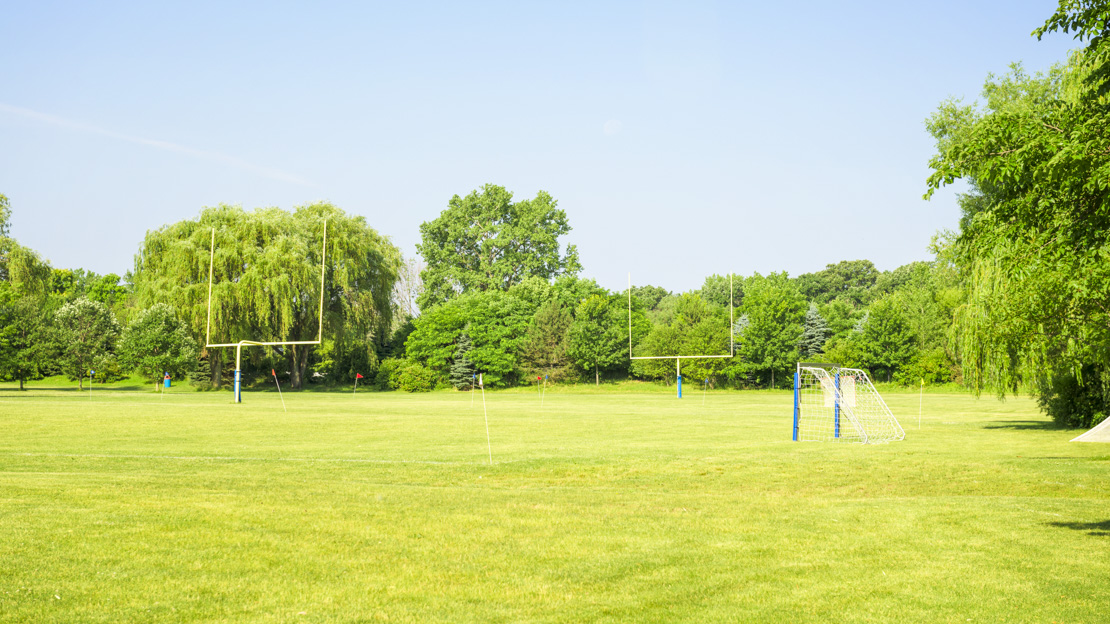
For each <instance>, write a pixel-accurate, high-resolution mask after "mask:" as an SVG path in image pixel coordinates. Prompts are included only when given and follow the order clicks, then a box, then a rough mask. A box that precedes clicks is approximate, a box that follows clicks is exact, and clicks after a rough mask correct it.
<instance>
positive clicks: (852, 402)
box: [794, 362, 906, 444]
mask: <svg viewBox="0 0 1110 624" xmlns="http://www.w3.org/2000/svg"><path fill="white" fill-rule="evenodd" d="M905 437H906V432H905V431H903V430H902V425H900V424H898V419H896V418H895V417H894V414H892V413H891V411H890V408H889V407H887V405H886V402H885V401H883V397H882V396H880V395H879V391H878V390H876V389H875V386H874V384H872V383H871V379H870V378H869V377H868V376H867V373H865V372H864V371H862V370H859V369H858V368H842V367H840V366H838V365H836V364H824V363H815V362H799V363H798V367H797V370H796V371H795V372H794V441H795V442H798V441H802V442H854V443H858V444H878V443H881V442H897V441H898V440H901V439H903V438H905Z"/></svg>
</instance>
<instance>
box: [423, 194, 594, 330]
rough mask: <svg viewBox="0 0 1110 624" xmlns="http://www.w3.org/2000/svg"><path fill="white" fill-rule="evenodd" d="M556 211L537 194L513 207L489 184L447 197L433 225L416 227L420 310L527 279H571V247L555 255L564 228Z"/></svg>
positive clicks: (574, 255)
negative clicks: (421, 260)
mask: <svg viewBox="0 0 1110 624" xmlns="http://www.w3.org/2000/svg"><path fill="white" fill-rule="evenodd" d="M556 206H557V202H556V201H555V199H554V198H552V197H551V196H550V195H548V194H547V193H545V192H543V191H540V192H539V193H538V194H537V195H536V197H535V198H534V199H530V200H522V201H518V202H514V201H513V195H512V193H510V192H509V191H507V190H505V188H504V187H500V186H496V185H493V184H486V185H485V186H483V187H482V188H481V190H480V191H472V192H471V193H470V194H469V195H467V196H466V197H459V196H458V195H455V196H454V197H452V198H451V201H450V202H448V207H447V210H444V211H443V213H442V214H440V216H439V217H438V218H437V219H435V220H434V221H428V222H425V223H423V224H421V225H420V237H421V242H420V244H418V245H417V246H416V247H417V250H419V252H420V254H421V255H422V256H423V257H424V261H425V262H426V263H427V265H426V267H425V269H424V271H423V272H422V273H421V279H422V280H423V284H424V292H423V293H421V295H420V297H419V298H418V299H417V304H418V305H419V307H420V309H421V310H428V309H430V308H432V307H434V306H436V305H438V304H441V303H444V302H446V301H448V300H450V299H453V298H455V297H457V296H458V295H460V294H463V293H467V292H472V291H488V290H501V291H505V290H508V289H509V288H511V287H512V286H513V285H514V284H517V283H518V282H520V281H521V280H523V279H524V278H526V277H528V276H535V277H539V278H541V279H543V280H545V281H546V280H551V279H553V278H555V277H558V276H560V275H574V274H576V273H577V272H578V271H579V270H580V269H581V267H580V265H579V263H578V251H577V250H576V249H575V247H574V245H570V246H568V247H567V248H566V252H565V253H562V252H561V251H560V245H559V237H560V236H563V235H564V234H566V233H567V232H569V231H570V224H569V223H568V222H567V215H566V213H565V212H564V211H562V210H560V209H558V208H557V207H556Z"/></svg>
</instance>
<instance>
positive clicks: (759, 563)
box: [0, 384, 1110, 623]
mask: <svg viewBox="0 0 1110 624" xmlns="http://www.w3.org/2000/svg"><path fill="white" fill-rule="evenodd" d="M670 393H671V390H667V389H662V388H658V387H654V386H648V385H636V386H632V385H628V386H621V387H615V388H614V387H610V388H603V389H602V390H600V391H598V390H594V389H591V388H580V389H573V390H563V389H559V390H554V391H548V392H547V394H546V397H545V401H544V405H543V408H542V409H541V408H540V405H539V397H538V395H537V394H535V393H533V392H529V391H502V392H488V393H486V396H485V400H486V405H487V408H488V414H489V434H490V441H491V447H492V454H493V464H492V465H489V463H488V461H489V458H488V451H487V444H486V430H485V423H484V419H483V411H482V403H481V396H480V395H479V396H478V397H476V400H475V401H474V405H473V406H472V405H471V402H472V397H471V396H470V395H469V394H466V393H455V392H437V393H432V394H425V395H406V394H402V393H369V392H368V393H364V394H363V393H360V394H358V395H352V394H350V393H300V394H291V393H287V394H286V395H285V401H286V403H287V404H288V412H283V411H282V407H281V403H280V402H279V399H278V395H277V394H276V393H272V392H266V393H261V392H253V393H246V394H245V395H244V400H245V402H244V403H243V404H242V405H233V404H231V403H230V394H229V393H226V392H224V393H201V392H191V391H187V390H178V389H175V390H173V391H172V392H171V393H169V394H167V395H166V396H165V397H164V398H159V395H158V394H155V393H153V392H151V391H150V387H149V386H143V387H141V389H134V390H122V389H114V390H113V389H109V390H104V389H102V388H100V387H99V386H98V387H97V389H96V390H94V391H93V395H92V398H91V399H90V397H89V395H88V393H87V392H86V393H84V394H79V393H77V392H76V391H74V390H69V389H64V390H63V389H57V390H50V389H43V388H41V384H40V387H37V388H34V387H33V388H32V390H30V391H27V392H19V391H17V390H15V389H14V388H13V386H12V385H11V384H7V385H2V386H0V430H2V435H0V621H2V622H36V623H39V622H378V621H382V622H483V623H488V622H830V621H835V622H901V621H918V622H961V623H963V622H1091V623H1094V622H1105V621H1107V619H1108V618H1110V615H1108V614H1110V445H1099V444H1079V443H1076V444H1070V443H1069V442H1068V440H1069V439H1070V438H1072V437H1074V436H1075V435H1077V433H1078V432H1075V431H1069V430H1060V429H1055V428H1053V427H1052V426H1051V423H1050V422H1049V421H1048V420H1047V419H1045V418H1044V417H1043V416H1041V415H1040V414H1039V413H1038V412H1037V410H1036V407H1035V405H1034V404H1033V403H1032V402H1031V401H1029V400H1028V399H1016V400H1015V399H1011V400H1009V401H1007V402H1004V403H1002V402H998V401H995V400H994V399H982V400H979V401H976V400H974V399H972V398H970V397H968V396H966V395H960V394H926V395H925V398H924V410H923V418H922V421H921V427H920V429H919V428H918V426H917V415H918V395H917V394H909V393H906V394H899V393H892V392H886V394H885V398H886V399H887V402H888V403H889V404H890V406H891V408H892V409H893V410H894V412H895V414H896V415H898V416H899V418H900V420H901V421H902V424H903V426H904V427H905V429H906V439H905V440H904V441H903V442H898V443H894V444H888V445H878V446H871V447H861V446H854V445H838V444H817V443H807V444H798V443H791V442H790V441H789V438H790V412H791V395H790V393H788V392H755V391H748V392H730V391H711V392H709V393H708V395H707V396H705V397H704V405H703V403H702V401H703V396H702V395H701V394H700V393H698V392H691V393H689V394H688V396H687V398H685V399H683V400H681V401H679V400H676V399H675V398H674V397H673V396H671V394H670Z"/></svg>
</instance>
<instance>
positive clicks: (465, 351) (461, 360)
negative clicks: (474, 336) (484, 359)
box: [451, 332, 475, 390]
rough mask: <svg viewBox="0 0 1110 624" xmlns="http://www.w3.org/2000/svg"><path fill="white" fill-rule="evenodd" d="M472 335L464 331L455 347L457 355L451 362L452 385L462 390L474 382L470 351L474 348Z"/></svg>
mask: <svg viewBox="0 0 1110 624" xmlns="http://www.w3.org/2000/svg"><path fill="white" fill-rule="evenodd" d="M473 348H474V347H473V345H472V344H471V342H470V335H469V334H467V333H466V332H463V333H462V334H461V335H460V336H459V341H458V343H457V345H456V347H455V357H454V360H453V361H452V362H451V385H452V386H455V389H457V390H462V389H463V388H469V387H471V386H472V385H473V384H474V374H475V373H474V363H473V362H471V361H470V357H469V356H470V351H471V350H472V349H473Z"/></svg>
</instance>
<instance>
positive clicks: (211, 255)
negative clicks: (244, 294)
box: [204, 228, 216, 345]
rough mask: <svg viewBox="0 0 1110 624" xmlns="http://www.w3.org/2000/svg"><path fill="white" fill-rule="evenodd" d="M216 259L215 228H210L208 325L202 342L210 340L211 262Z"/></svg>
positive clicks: (205, 342)
mask: <svg viewBox="0 0 1110 624" xmlns="http://www.w3.org/2000/svg"><path fill="white" fill-rule="evenodd" d="M215 259H216V228H212V247H211V248H210V249H209V251H208V325H206V326H205V328H204V344H206V345H208V344H211V342H212V263H213V262H214V261H215Z"/></svg>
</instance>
